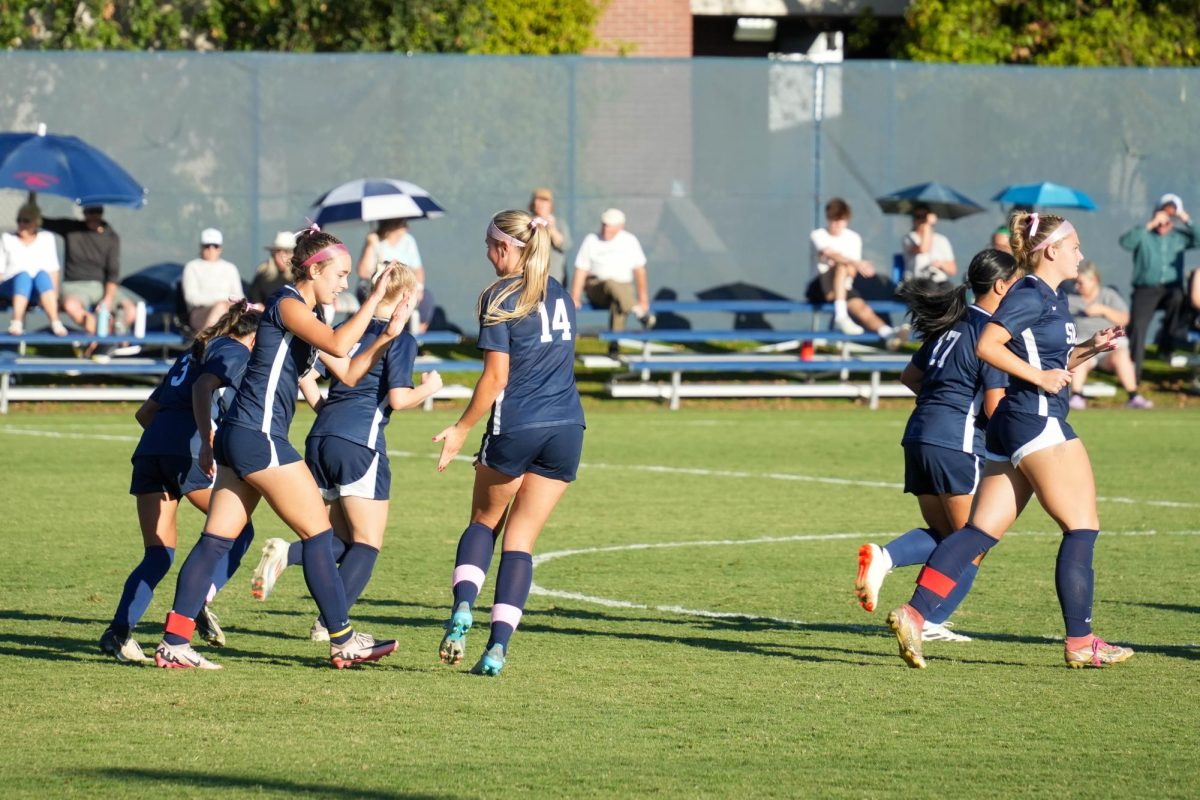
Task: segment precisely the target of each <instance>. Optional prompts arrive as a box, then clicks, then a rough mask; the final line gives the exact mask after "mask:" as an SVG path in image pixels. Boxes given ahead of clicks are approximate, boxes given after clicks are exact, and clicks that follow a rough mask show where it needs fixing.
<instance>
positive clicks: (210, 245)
mask: <svg viewBox="0 0 1200 800" xmlns="http://www.w3.org/2000/svg"><path fill="white" fill-rule="evenodd" d="M200 246H201V247H202V248H203V249H205V250H207V249H208V248H210V247H218V248H219V247H220V246H221V245H219V244H202V245H200Z"/></svg>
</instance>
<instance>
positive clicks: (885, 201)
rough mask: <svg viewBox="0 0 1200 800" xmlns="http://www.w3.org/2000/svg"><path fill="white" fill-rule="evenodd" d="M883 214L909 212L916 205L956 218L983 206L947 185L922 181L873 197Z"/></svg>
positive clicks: (942, 215) (945, 216)
mask: <svg viewBox="0 0 1200 800" xmlns="http://www.w3.org/2000/svg"><path fill="white" fill-rule="evenodd" d="M875 202H876V203H878V204H879V208H880V209H881V210H882V211H883V213H885V214H911V213H912V212H913V209H915V208H917V207H918V206H926V207H927V208H928V209H929V210H930V211H932V212H933V213H935V214H937V215H938V216H939V217H941V218H943V219H958V218H959V217H967V216H970V215H971V214H978V213H980V212H981V211H983V210H984V208H983V206H981V205H979V204H978V203H976V202H975V201H974V200H972V199H971V198H969V197H967V196H966V195H964V194H961V193H960V192H956V191H955V190H953V189H951V188H950V187H949V186H943V185H942V184H940V183H922V184H919V185H917V186H909V187H908V188H907V189H901V190H900V191H898V192H892V193H891V194H887V195H884V196H883V197H877V198H875Z"/></svg>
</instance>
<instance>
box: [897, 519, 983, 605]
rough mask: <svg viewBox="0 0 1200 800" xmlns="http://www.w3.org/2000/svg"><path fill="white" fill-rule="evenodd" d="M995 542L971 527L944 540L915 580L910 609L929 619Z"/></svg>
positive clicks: (965, 527) (967, 526)
mask: <svg viewBox="0 0 1200 800" xmlns="http://www.w3.org/2000/svg"><path fill="white" fill-rule="evenodd" d="M998 542H999V539H993V538H992V537H991V536H988V535H987V534H986V533H984V532H983V531H982V530H980V529H979V528H977V527H975V526H974V525H971V524H970V523H967V525H966V526H964V527H963V528H961V529H959V530H957V531H955V532H954V533H952V534H950V535H949V536H947V537H946V538H945V539H943V540H942V542H941V544H939V545H938V546H937V549H936V550H934V551H933V555H931V556H930V557H929V561H927V562H926V563H925V568H924V569H922V570H921V574H920V575H918V576H917V590H916V591H915V592H914V593H913V596H912V600H910V601H909V605H910V606H912V607H913V609H914V610H915V611H916V612H917V613H918V614H920V615H921V616H922V617H923V618H925V619H928V618H929V616H930V614H932V613H933V612H934V611H935V610H936V609H937V607H938V606H940V605H941V604H942V603H943V602H945V600H946V598H947V597H949V596H950V593H951V592H953V591H954V587H955V586H956V585H957V584H958V581H959V578H961V577H962V574H963V571H964V570H965V569H966V567H967V565H968V564H970V563H971V562H972V561H974V560H975V559H976V558H977V557H978V556H979V554H981V553H986V552H987V551H988V550H990V549H992V548H993V547H995V546H996V544H997V543H998Z"/></svg>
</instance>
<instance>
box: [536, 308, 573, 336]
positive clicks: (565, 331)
mask: <svg viewBox="0 0 1200 800" xmlns="http://www.w3.org/2000/svg"><path fill="white" fill-rule="evenodd" d="M538 314H539V315H541V317H542V341H543V342H549V341H552V340H553V339H554V334H553V333H551V332H550V331H551V330H556V331H562V339H563V341H564V342H569V341H570V340H571V318H570V317H568V316H567V304H566V303H564V302H563V299H562V298H561V297H560V298H558V299H557V300H555V301H554V320H553V321H551V320H550V315H549V314H547V313H546V304H545V303H538Z"/></svg>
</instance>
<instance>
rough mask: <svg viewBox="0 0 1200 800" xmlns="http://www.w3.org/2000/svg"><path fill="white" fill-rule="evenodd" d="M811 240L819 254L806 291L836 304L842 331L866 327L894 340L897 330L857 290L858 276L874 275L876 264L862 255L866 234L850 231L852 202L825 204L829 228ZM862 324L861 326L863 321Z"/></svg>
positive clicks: (835, 319)
mask: <svg viewBox="0 0 1200 800" xmlns="http://www.w3.org/2000/svg"><path fill="white" fill-rule="evenodd" d="M809 239H810V240H811V241H812V246H813V250H814V251H816V256H817V271H818V272H819V273H820V274H818V275H817V277H815V278H813V279H812V281H811V282H810V283H809V285H808V290H807V292H806V295H807V298H808V302H810V303H813V304H814V305H821V304H822V303H829V302H832V303H833V326H834V327H835V328H837V329H838V330H839V331H841V332H842V333H849V334H859V333H862V332H863V327H864V326H865V327H866V329H867V330H869V331H871V332H872V333H877V334H879V336H880V337H882V338H884V339H889V340H890V339H892V338H894V337H895V335H896V330H895V329H894V328H892V326H890V325H888V324H887V323H885V322H884V321H883V320H882V319H880V318H879V315H878V314H876V313H875V312H874V311H872V310H871V307H870V306H868V305H867V303H866V301H865V300H863V299H862V296H861V295H860V294H859V293H858V292H857V291H855V289H854V277H855V276H856V275H862V276H863V277H864V278H870V277H872V276H873V275H874V274H875V267H874V266H873V265H872V264H871V262H870V261H864V260H863V257H862V249H863V248H862V237H861V236H859V235H858V234H857V233H855V232H854V231H852V230H850V205H849V203H847V202H846V201H845V200H843V199H842V198H840V197H834V198H832V199H831V200H830V201H829V202H828V203H826V204H825V227H824V228H817V229H816V230H815V231H813V232H812V233H811V234H809ZM859 323H861V325H860V324H859Z"/></svg>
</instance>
